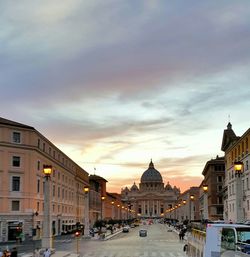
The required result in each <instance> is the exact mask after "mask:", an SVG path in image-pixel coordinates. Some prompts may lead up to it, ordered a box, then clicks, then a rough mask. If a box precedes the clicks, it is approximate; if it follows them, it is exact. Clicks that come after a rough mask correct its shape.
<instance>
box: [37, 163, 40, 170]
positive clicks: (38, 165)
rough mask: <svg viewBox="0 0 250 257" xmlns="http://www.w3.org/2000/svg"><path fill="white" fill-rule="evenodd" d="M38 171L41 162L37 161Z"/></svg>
mask: <svg viewBox="0 0 250 257" xmlns="http://www.w3.org/2000/svg"><path fill="white" fill-rule="evenodd" d="M37 170H38V171H39V170H40V161H37Z"/></svg>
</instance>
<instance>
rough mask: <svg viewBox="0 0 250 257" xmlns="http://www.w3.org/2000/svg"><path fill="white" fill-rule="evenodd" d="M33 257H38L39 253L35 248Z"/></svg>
mask: <svg viewBox="0 0 250 257" xmlns="http://www.w3.org/2000/svg"><path fill="white" fill-rule="evenodd" d="M34 257H40V251H39V249H38V248H36V249H35V251H34Z"/></svg>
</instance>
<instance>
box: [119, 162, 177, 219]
mask: <svg viewBox="0 0 250 257" xmlns="http://www.w3.org/2000/svg"><path fill="white" fill-rule="evenodd" d="M179 194H180V190H179V189H178V188H176V187H172V186H171V185H170V184H169V183H167V185H166V186H165V185H164V183H163V179H162V176H161V174H160V172H159V171H158V170H156V169H155V167H154V164H153V162H152V161H151V162H150V163H149V167H148V169H147V170H146V171H144V172H143V174H142V176H141V181H140V184H139V187H138V186H137V185H136V184H135V183H134V184H133V185H132V187H131V188H130V189H129V188H128V187H126V188H125V189H122V191H121V198H122V201H123V202H125V203H127V205H128V206H130V208H131V211H133V212H134V213H136V214H137V215H138V216H139V217H143V218H148V217H152V218H153V217H155V218H160V217H164V216H165V210H166V209H168V208H170V207H172V206H173V205H174V204H175V202H176V200H177V197H178V196H179Z"/></svg>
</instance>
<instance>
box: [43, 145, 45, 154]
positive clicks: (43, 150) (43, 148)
mask: <svg viewBox="0 0 250 257" xmlns="http://www.w3.org/2000/svg"><path fill="white" fill-rule="evenodd" d="M43 151H44V152H45V143H43Z"/></svg>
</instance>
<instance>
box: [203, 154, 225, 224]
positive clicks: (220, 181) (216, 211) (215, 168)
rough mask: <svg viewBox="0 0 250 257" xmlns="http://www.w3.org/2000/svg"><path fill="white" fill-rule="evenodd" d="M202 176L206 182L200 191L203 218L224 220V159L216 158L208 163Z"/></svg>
mask: <svg viewBox="0 0 250 257" xmlns="http://www.w3.org/2000/svg"><path fill="white" fill-rule="evenodd" d="M202 175H203V176H204V180H203V182H202V185H201V190H200V212H201V218H203V219H209V220H220V219H223V186H224V178H225V161H224V157H219V156H216V158H215V159H211V160H209V161H207V163H206V165H205V167H204V169H203V171H202Z"/></svg>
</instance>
